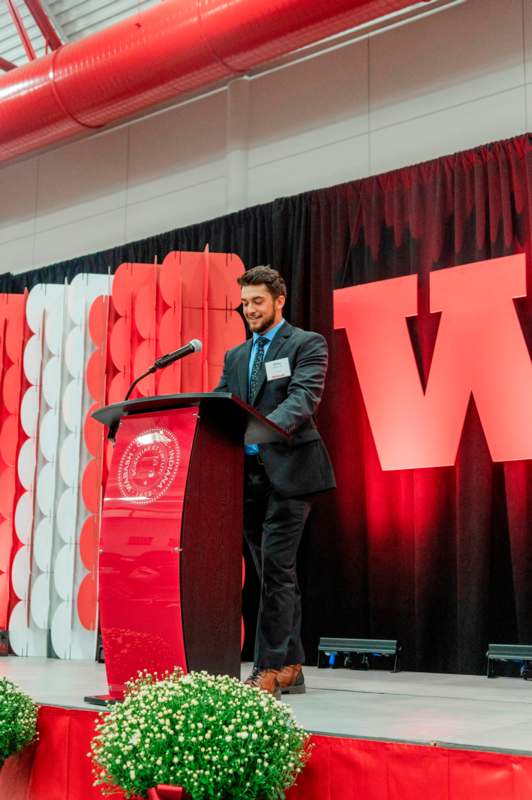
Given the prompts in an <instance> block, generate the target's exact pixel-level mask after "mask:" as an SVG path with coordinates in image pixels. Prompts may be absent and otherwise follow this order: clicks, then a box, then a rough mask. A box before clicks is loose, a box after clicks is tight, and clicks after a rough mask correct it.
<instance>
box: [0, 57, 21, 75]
mask: <svg viewBox="0 0 532 800" xmlns="http://www.w3.org/2000/svg"><path fill="white" fill-rule="evenodd" d="M16 68H17V65H16V64H13V62H11V61H8V60H7V59H6V58H2V57H1V56H0V69H1V70H3V71H4V72H9V70H10V69H16Z"/></svg>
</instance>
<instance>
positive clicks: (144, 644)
mask: <svg viewBox="0 0 532 800" xmlns="http://www.w3.org/2000/svg"><path fill="white" fill-rule="evenodd" d="M94 417H95V419H97V420H98V421H100V422H102V423H103V424H105V425H107V426H109V429H110V432H111V434H112V435H113V436H114V448H113V456H112V460H111V465H110V470H109V476H108V480H107V485H106V487H105V492H104V500H103V511H102V527H101V536H100V553H99V606H100V626H101V631H102V640H103V648H104V654H105V665H106V670H107V681H108V686H109V697H110V699H115V700H119V699H121V698H122V696H123V691H124V683H125V682H126V681H127V680H129V679H130V678H132V677H135V676H136V674H137V672H138V671H139V670H148V671H149V672H151V673H153V672H157V673H159V675H160V674H161V673H163V672H164V671H165V670H171V669H173V667H174V666H179V667H181V668H182V669H183V670H184V671H185V672H187V671H190V670H207V671H208V672H211V673H215V674H226V675H232V676H235V677H239V676H240V652H241V645H240V639H241V589H242V527H243V514H242V510H243V460H244V448H243V445H244V442H245V441H246V440H247V441H252V442H265V441H282V440H284V439H286V438H287V436H288V435H287V434H286V433H285V432H284V431H283V430H282V429H281V428H279V427H278V426H276V425H275V424H274V423H272V422H270V421H269V420H267V419H266V418H265V417H263V416H262V415H261V414H259V413H258V412H257V411H256V410H255V409H254V408H252V407H251V406H248V405H247V404H246V403H244V402H243V401H242V400H240V398H238V397H236V396H234V395H231V394H228V393H221V392H212V393H202V394H177V395H165V396H162V397H148V398H145V399H140V400H129V401H126V402H123V403H115V404H114V405H110V406H107V407H105V408H102V409H100V410H98V411H96V412H95V413H94Z"/></svg>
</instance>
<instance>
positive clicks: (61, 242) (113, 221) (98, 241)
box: [0, 206, 126, 266]
mask: <svg viewBox="0 0 532 800" xmlns="http://www.w3.org/2000/svg"><path fill="white" fill-rule="evenodd" d="M125 222H126V208H125V206H122V207H121V208H117V209H115V210H114V211H108V212H105V213H102V214H95V215H93V216H91V217H86V218H85V219H82V220H78V221H76V222H70V223H68V224H67V225H58V226H57V227H56V228H51V229H50V230H46V231H41V232H40V233H37V234H36V235H35V256H34V264H35V266H39V265H41V264H51V263H53V262H54V261H63V260H65V259H68V258H76V256H80V255H83V254H84V253H93V252H95V251H97V250H106V249H107V248H109V247H114V246H115V245H117V244H121V243H122V242H124V241H125V235H126V234H125ZM1 254H2V250H1V248H0V257H1Z"/></svg>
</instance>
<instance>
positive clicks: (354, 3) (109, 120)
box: [0, 0, 427, 162]
mask: <svg viewBox="0 0 532 800" xmlns="http://www.w3.org/2000/svg"><path fill="white" fill-rule="evenodd" d="M423 1H424V2H427V0H423ZM412 5H416V3H414V2H413V0H166V1H165V2H162V3H160V4H159V5H156V6H154V7H153V8H150V9H149V10H148V11H145V12H143V13H139V14H137V15H134V16H131V17H128V19H126V20H124V21H122V22H120V23H118V24H116V25H113V26H112V27H110V28H107V29H105V30H102V31H99V32H98V33H96V34H93V35H92V36H89V37H87V38H86V39H82V40H81V41H78V42H72V43H70V44H67V45H64V46H63V47H60V48H59V49H58V50H56V51H55V52H53V53H51V54H50V55H47V56H45V57H44V58H40V59H37V60H35V61H32V62H30V63H29V64H26V65H24V66H22V67H19V68H17V69H16V70H13V71H12V72H9V73H7V74H5V75H2V76H0V162H6V161H9V160H12V159H14V158H16V157H19V156H21V155H24V154H26V153H29V152H32V151H34V150H41V149H43V148H45V147H48V146H50V145H53V144H56V143H58V142H61V141H65V140H67V139H69V138H72V137H74V136H79V135H80V134H81V133H83V132H88V131H94V130H99V129H102V128H105V127H106V126H108V125H111V124H113V123H116V122H117V121H119V120H122V119H127V118H129V117H131V116H133V115H137V114H139V113H140V112H141V111H144V110H145V109H149V108H151V107H154V106H156V105H158V104H160V103H163V102H165V101H169V100H171V99H172V98H177V97H179V95H182V94H183V93H185V92H190V91H193V90H198V89H200V88H203V87H207V86H209V85H210V84H213V83H215V82H217V81H220V80H224V79H227V78H231V77H234V76H237V75H240V74H242V73H246V72H247V71H248V70H249V69H251V68H253V67H257V66H258V65H260V64H263V63H266V62H268V61H271V60H272V59H275V58H278V57H279V56H282V55H284V54H286V53H289V52H291V51H293V50H296V49H297V48H300V47H303V46H304V45H308V44H311V43H312V42H315V41H318V40H320V39H323V38H325V37H327V36H332V35H333V34H336V33H339V32H341V31H343V30H347V29H349V28H352V27H354V26H356V25H359V24H361V23H363V22H367V21H369V20H372V19H376V18H378V17H381V16H384V15H386V14H389V13H391V12H393V11H398V10H400V9H403V8H406V7H408V6H412Z"/></svg>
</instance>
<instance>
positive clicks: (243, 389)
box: [237, 339, 253, 403]
mask: <svg viewBox="0 0 532 800" xmlns="http://www.w3.org/2000/svg"><path fill="white" fill-rule="evenodd" d="M252 344H253V339H248V340H247V342H246V344H245V346H244V347H243V348H242V353H241V354H240V358H239V359H238V365H237V384H238V396H239V397H241V398H242V400H244V401H245V402H246V403H247V401H248V365H249V355H250V353H251V345H252Z"/></svg>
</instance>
